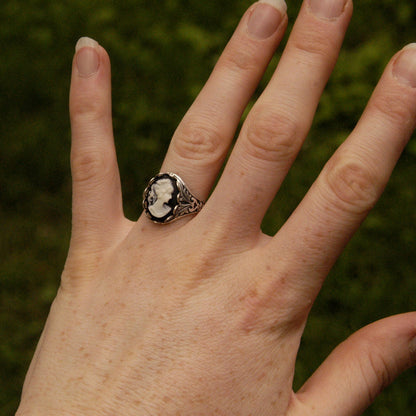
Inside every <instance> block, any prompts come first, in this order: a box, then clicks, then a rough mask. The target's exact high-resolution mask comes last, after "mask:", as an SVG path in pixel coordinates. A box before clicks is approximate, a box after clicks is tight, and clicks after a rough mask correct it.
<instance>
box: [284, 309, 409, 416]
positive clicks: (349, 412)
mask: <svg viewBox="0 0 416 416" xmlns="http://www.w3.org/2000/svg"><path fill="white" fill-rule="evenodd" d="M415 364H416V312H412V313H407V314H402V315H397V316H393V317H390V318H386V319H383V320H381V321H378V322H375V323H373V324H371V325H369V326H367V327H365V328H363V329H361V330H360V331H358V332H356V333H355V334H353V335H352V336H351V337H350V338H349V339H347V340H346V341H345V342H343V343H342V344H340V345H339V346H338V347H337V348H336V349H335V350H334V351H333V352H332V354H331V355H330V356H329V357H328V358H327V359H326V360H325V361H324V363H323V364H322V365H321V366H320V367H319V368H318V370H317V371H316V372H315V373H314V374H313V375H312V377H311V378H310V379H309V380H308V381H307V382H306V383H305V384H304V386H303V387H302V388H301V390H300V391H299V392H298V393H297V394H296V395H295V400H294V401H293V402H292V407H291V411H290V412H289V415H290V416H294V415H308V416H312V415H319V416H333V415H337V416H358V415H361V414H362V412H363V411H364V410H365V409H366V408H367V407H368V406H369V405H370V404H371V403H372V402H373V401H374V399H375V398H376V396H377V395H378V394H379V393H380V392H381V391H382V390H383V389H384V388H385V387H387V385H389V384H390V383H391V382H392V381H393V380H394V379H395V378H396V377H397V376H398V375H399V374H400V373H402V372H403V371H405V370H406V369H408V368H409V367H411V366H413V365H415Z"/></svg>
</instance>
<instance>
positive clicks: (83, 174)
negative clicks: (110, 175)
mask: <svg viewBox="0 0 416 416" xmlns="http://www.w3.org/2000/svg"><path fill="white" fill-rule="evenodd" d="M110 166H112V160H111V158H110V157H109V156H108V155H106V154H105V153H104V152H102V151H94V152H91V151H88V152H83V153H78V154H73V155H72V157H71V167H72V179H73V181H74V182H78V183H80V182H89V181H91V180H94V179H97V178H101V177H103V176H104V175H105V173H106V172H108V171H109V170H110Z"/></svg>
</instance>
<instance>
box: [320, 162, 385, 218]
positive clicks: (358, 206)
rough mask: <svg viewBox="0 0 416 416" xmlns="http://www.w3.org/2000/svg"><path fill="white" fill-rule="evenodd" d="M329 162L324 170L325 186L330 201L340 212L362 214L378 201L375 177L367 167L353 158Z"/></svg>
mask: <svg viewBox="0 0 416 416" xmlns="http://www.w3.org/2000/svg"><path fill="white" fill-rule="evenodd" d="M337 159H338V160H334V161H330V162H329V163H328V165H327V167H326V169H325V171H324V172H325V174H324V178H325V182H326V183H325V185H327V189H328V190H329V195H330V199H331V200H332V202H333V203H334V204H335V205H336V206H337V208H340V209H341V210H342V211H349V212H352V213H357V214H363V213H365V212H367V211H369V210H370V209H371V208H372V207H373V206H374V204H375V203H376V201H377V199H378V192H377V187H378V186H377V177H376V175H375V173H374V172H372V170H371V168H370V167H369V165H366V164H364V163H363V162H362V161H358V160H357V159H354V158H353V157H348V158H346V159H342V160H340V158H337Z"/></svg>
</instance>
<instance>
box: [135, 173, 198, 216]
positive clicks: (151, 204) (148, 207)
mask: <svg viewBox="0 0 416 416" xmlns="http://www.w3.org/2000/svg"><path fill="white" fill-rule="evenodd" d="M203 206H204V203H203V202H202V201H200V200H199V199H198V198H195V196H193V195H192V193H191V192H190V191H189V189H188V188H187V186H186V185H185V183H184V181H183V180H182V179H181V178H180V177H179V176H178V175H176V174H174V173H170V172H167V173H159V174H158V175H156V176H155V177H154V178H152V179H151V180H150V182H149V184H148V185H147V187H146V189H145V190H144V192H143V209H144V212H145V213H146V216H147V217H148V218H150V219H151V220H152V221H153V222H156V223H159V224H167V223H169V222H172V221H175V220H177V219H178V218H181V217H184V216H185V215H190V214H197V213H198V212H199V211H201V209H202V207H203Z"/></svg>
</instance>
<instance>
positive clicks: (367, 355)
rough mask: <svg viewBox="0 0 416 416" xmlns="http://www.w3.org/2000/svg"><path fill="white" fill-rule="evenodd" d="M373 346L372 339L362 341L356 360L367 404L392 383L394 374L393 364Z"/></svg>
mask: <svg viewBox="0 0 416 416" xmlns="http://www.w3.org/2000/svg"><path fill="white" fill-rule="evenodd" d="M375 345H377V344H376V343H375V342H374V340H372V339H367V340H362V343H361V354H359V355H358V356H357V358H356V359H357V361H358V362H357V364H358V368H359V369H360V372H361V376H362V380H363V383H364V385H365V390H366V393H367V400H368V403H369V404H371V403H372V402H373V401H374V400H375V399H376V397H377V396H378V395H379V394H380V392H381V391H382V390H384V389H385V388H386V387H387V386H388V385H390V384H391V383H392V381H393V380H394V378H395V373H396V371H395V369H394V364H393V363H391V362H389V361H388V360H386V359H385V357H384V355H383V353H382V351H380V350H378V349H377V348H376V347H375Z"/></svg>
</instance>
